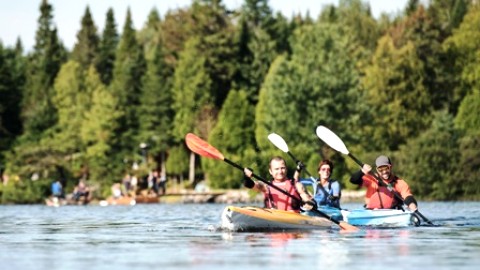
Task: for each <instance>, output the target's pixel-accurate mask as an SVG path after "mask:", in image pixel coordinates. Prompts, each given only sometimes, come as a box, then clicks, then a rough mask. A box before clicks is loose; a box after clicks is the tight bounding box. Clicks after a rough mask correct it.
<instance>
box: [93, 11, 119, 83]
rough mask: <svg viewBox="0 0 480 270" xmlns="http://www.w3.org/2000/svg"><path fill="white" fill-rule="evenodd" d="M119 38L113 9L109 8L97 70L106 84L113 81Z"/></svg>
mask: <svg viewBox="0 0 480 270" xmlns="http://www.w3.org/2000/svg"><path fill="white" fill-rule="evenodd" d="M118 39H119V38H118V33H117V27H116V24H115V17H114V15H113V9H112V8H109V9H108V11H107V18H106V22H105V28H104V29H103V33H102V37H101V40H100V45H99V52H98V58H97V61H96V62H97V63H96V67H97V70H98V72H99V73H100V78H101V79H102V82H103V83H104V84H105V85H109V84H110V82H111V81H112V77H113V67H114V63H115V52H116V49H117V45H118Z"/></svg>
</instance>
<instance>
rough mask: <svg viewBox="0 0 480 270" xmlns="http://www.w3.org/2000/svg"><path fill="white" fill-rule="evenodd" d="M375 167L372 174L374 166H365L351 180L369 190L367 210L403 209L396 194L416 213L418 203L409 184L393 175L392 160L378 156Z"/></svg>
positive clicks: (366, 198)
mask: <svg viewBox="0 0 480 270" xmlns="http://www.w3.org/2000/svg"><path fill="white" fill-rule="evenodd" d="M375 165H376V172H374V173H372V172H371V171H372V166H370V165H369V164H364V165H363V167H362V169H361V170H360V171H358V172H355V173H354V174H353V175H352V176H351V178H350V182H351V183H353V184H357V185H359V186H363V187H366V188H367V192H366V194H365V208H367V209H400V208H402V205H403V202H402V201H401V200H399V199H398V198H396V197H395V192H396V193H397V194H399V195H400V196H401V197H402V199H403V201H404V202H405V205H407V206H408V208H409V209H410V210H411V211H413V212H415V211H416V210H417V205H418V204H417V201H416V200H415V198H414V197H413V194H412V192H411V191H410V187H409V186H408V184H407V182H405V180H403V179H401V178H399V177H398V176H396V175H395V174H394V173H393V170H392V168H393V164H392V162H391V160H390V158H389V157H387V156H385V155H381V156H378V157H377V159H376V160H375ZM379 180H381V181H379ZM379 182H380V183H379Z"/></svg>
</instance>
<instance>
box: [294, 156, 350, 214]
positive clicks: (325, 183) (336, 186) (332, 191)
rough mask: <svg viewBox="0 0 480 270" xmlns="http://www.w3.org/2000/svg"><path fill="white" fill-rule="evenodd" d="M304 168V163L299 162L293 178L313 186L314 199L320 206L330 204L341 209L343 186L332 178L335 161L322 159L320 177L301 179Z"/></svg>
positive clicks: (319, 168) (329, 205)
mask: <svg viewBox="0 0 480 270" xmlns="http://www.w3.org/2000/svg"><path fill="white" fill-rule="evenodd" d="M302 169H303V164H301V163H300V164H298V166H297V170H296V171H295V174H294V175H293V178H294V179H295V181H299V182H301V183H302V184H303V185H304V186H312V187H313V194H314V199H315V201H316V202H317V205H318V207H324V206H328V207H332V208H337V209H340V197H341V196H342V192H341V186H340V183H338V181H337V180H335V179H332V178H330V176H331V175H332V172H333V162H332V161H330V160H328V159H324V160H322V161H320V163H319V164H318V168H317V172H318V175H319V178H318V179H315V178H313V177H310V178H305V179H299V178H300V173H301V171H302Z"/></svg>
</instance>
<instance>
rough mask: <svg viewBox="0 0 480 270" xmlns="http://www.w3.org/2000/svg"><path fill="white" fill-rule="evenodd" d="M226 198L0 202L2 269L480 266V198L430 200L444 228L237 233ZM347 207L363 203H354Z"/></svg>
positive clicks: (429, 210) (427, 210) (428, 206)
mask: <svg viewBox="0 0 480 270" xmlns="http://www.w3.org/2000/svg"><path fill="white" fill-rule="evenodd" d="M224 207H225V205H221V204H150V205H147V204H145V205H142V204H140V205H135V206H109V207H101V206H62V207H59V208H53V207H46V206H42V205H34V206H0V260H1V261H2V269H49V270H51V269H69V270H76V269H82V270H84V269H115V270H123V269H129V270H130V269H212V270H220V269H222V270H223V269H229V270H232V269H263V270H265V269H295V268H296V269H373V270H375V269H455V270H460V269H478V267H479V265H480V202H461V203H458V202H457V203H453V202H424V203H421V204H420V210H421V212H422V213H423V214H424V215H425V216H427V217H428V218H429V219H430V220H432V221H433V222H434V223H435V224H437V225H439V226H436V227H423V226H421V227H411V228H402V229H365V228H364V229H362V230H360V231H359V232H356V233H342V232H340V230H339V229H338V228H336V227H333V228H332V229H330V230H319V231H311V232H288V233H281V232H277V233H265V232H263V233H261V232H258V233H251V232H250V233H246V232H243V233H229V232H223V231H221V230H219V229H218V226H219V222H220V214H221V212H222V210H223V208H224ZM343 207H344V208H348V209H354V208H359V207H360V205H359V204H345V205H343Z"/></svg>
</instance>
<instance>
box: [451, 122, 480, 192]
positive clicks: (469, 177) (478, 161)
mask: <svg viewBox="0 0 480 270" xmlns="http://www.w3.org/2000/svg"><path fill="white" fill-rule="evenodd" d="M478 149H480V132H478V131H477V132H476V133H472V134H469V135H466V136H464V137H462V138H461V139H460V141H459V152H460V157H459V162H458V164H456V165H455V166H454V169H453V170H454V173H453V177H454V178H455V179H456V184H457V185H458V187H457V188H458V189H461V192H459V194H458V195H459V196H457V197H455V198H453V199H458V198H460V199H466V200H480V185H479V184H478V179H480V155H478Z"/></svg>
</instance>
